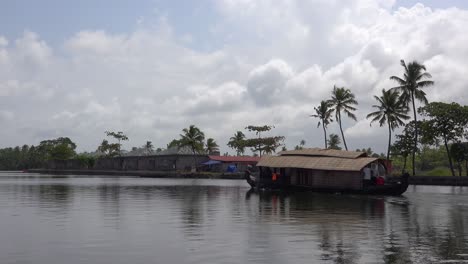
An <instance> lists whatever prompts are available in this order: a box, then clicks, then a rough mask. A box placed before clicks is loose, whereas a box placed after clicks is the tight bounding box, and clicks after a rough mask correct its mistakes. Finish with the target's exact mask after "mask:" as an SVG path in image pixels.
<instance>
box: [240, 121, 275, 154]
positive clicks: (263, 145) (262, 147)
mask: <svg viewBox="0 0 468 264" xmlns="http://www.w3.org/2000/svg"><path fill="white" fill-rule="evenodd" d="M272 128H274V126H268V125H264V126H252V125H250V126H247V127H246V128H245V129H247V130H248V131H250V132H255V134H256V135H257V138H250V139H244V141H243V143H242V144H243V146H245V147H249V148H251V150H252V152H254V153H255V152H258V154H259V156H260V157H261V156H262V153H263V152H265V153H267V154H271V153H273V152H276V149H277V148H278V147H280V146H281V145H282V142H283V141H284V137H283V136H274V137H262V136H261V134H262V133H263V132H268V131H270V130H271V129H272Z"/></svg>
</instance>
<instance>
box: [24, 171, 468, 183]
mask: <svg viewBox="0 0 468 264" xmlns="http://www.w3.org/2000/svg"><path fill="white" fill-rule="evenodd" d="M28 172H31V173H41V174H45V173H48V174H64V175H91V176H100V175H109V176H136V177H142V178H172V179H228V180H244V173H243V172H235V173H226V172H184V171H144V170H127V171H120V170H52V169H30V170H28ZM409 184H410V185H438V186H468V177H466V176H462V177H460V176H455V177H454V176H411V177H409Z"/></svg>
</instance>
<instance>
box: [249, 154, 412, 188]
mask: <svg viewBox="0 0 468 264" xmlns="http://www.w3.org/2000/svg"><path fill="white" fill-rule="evenodd" d="M256 166H257V169H258V170H257V171H256V172H252V171H251V170H247V171H246V175H245V178H246V180H247V182H248V183H249V184H250V186H251V187H252V188H256V189H279V190H290V189H307V190H314V191H320V192H339V193H360V194H383V195H401V194H402V193H404V192H405V191H406V190H407V188H408V175H407V174H406V175H404V176H403V177H392V176H390V169H391V165H390V162H389V161H387V160H384V159H380V158H376V157H369V156H368V155H367V154H366V153H365V152H355V151H342V150H333V149H320V148H309V149H301V150H291V151H282V152H280V153H279V154H278V155H277V156H263V157H262V158H261V159H260V161H259V162H258V163H257V165H256Z"/></svg>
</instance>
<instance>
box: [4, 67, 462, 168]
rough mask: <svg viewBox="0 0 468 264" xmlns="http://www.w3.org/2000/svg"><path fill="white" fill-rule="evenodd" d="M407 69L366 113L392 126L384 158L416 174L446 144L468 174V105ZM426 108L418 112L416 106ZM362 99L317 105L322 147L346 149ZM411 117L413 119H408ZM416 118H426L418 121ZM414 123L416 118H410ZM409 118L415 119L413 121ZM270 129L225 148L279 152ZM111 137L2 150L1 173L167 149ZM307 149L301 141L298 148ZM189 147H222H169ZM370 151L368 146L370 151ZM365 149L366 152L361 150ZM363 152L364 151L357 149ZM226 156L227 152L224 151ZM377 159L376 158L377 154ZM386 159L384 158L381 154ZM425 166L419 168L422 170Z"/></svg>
mask: <svg viewBox="0 0 468 264" xmlns="http://www.w3.org/2000/svg"><path fill="white" fill-rule="evenodd" d="M400 64H401V66H402V67H403V74H402V77H398V76H390V80H392V81H394V82H395V83H396V85H395V87H392V88H390V89H388V90H386V89H383V90H382V91H381V94H380V95H375V96H374V99H375V102H376V103H375V104H374V105H372V108H373V109H374V111H372V112H370V113H369V114H368V115H367V118H368V119H370V123H371V124H373V123H374V122H376V123H378V124H379V126H381V127H382V126H387V127H388V146H387V152H386V155H385V158H387V159H390V158H392V159H394V160H395V161H397V162H396V163H399V161H400V159H401V160H402V165H401V169H402V170H406V169H407V168H408V167H409V168H410V169H411V170H412V174H413V175H415V174H416V167H417V164H416V160H417V159H419V160H422V158H421V150H422V149H426V150H427V148H428V147H430V146H432V147H436V148H437V147H438V146H439V145H442V146H444V148H445V152H446V157H447V160H448V166H449V168H450V172H451V174H452V175H455V168H454V167H456V170H457V171H458V172H459V174H461V171H462V169H461V167H462V165H463V163H464V165H465V170H466V171H467V173H468V143H466V142H463V141H464V140H466V139H467V138H468V132H467V124H468V106H461V105H459V104H457V103H444V102H428V100H427V98H426V93H425V91H424V89H425V88H426V87H429V86H432V85H434V81H432V80H431V78H432V76H431V74H430V73H428V72H427V70H426V67H425V66H424V65H422V64H420V63H419V62H417V61H412V62H410V63H408V64H406V63H405V61H404V60H401V61H400ZM417 101H418V102H420V104H421V105H422V106H421V107H419V108H416V102H417ZM357 105H358V101H357V100H356V96H355V95H354V94H353V93H352V91H351V90H350V89H348V88H345V87H338V86H336V85H335V86H334V87H333V89H332V91H331V96H330V98H329V99H326V100H322V101H321V102H320V104H319V105H318V106H316V107H314V111H315V113H313V114H312V115H310V116H311V117H314V118H318V119H319V122H318V123H317V127H321V128H322V130H323V135H324V147H325V148H326V149H327V148H330V149H341V147H340V145H341V144H343V146H344V149H345V150H348V142H347V141H346V138H345V135H344V132H343V125H342V121H343V119H344V118H346V117H347V118H350V119H352V120H355V121H357V118H356V115H355V114H354V112H355V111H356V110H357V108H356V107H357ZM410 114H412V115H413V117H412V118H411V117H410ZM418 114H419V115H420V116H422V117H423V119H422V120H418ZM411 119H412V120H411ZM410 120H411V121H410ZM335 121H336V123H337V124H338V127H339V131H340V134H341V136H339V135H336V134H330V135H327V129H328V127H329V125H330V124H331V123H333V122H335ZM399 127H404V129H403V131H402V132H401V133H400V134H398V135H396V136H395V138H396V141H395V142H394V143H393V144H392V133H393V132H394V131H395V129H397V128H399ZM273 128H274V126H271V125H262V126H256V125H249V126H247V127H245V128H244V129H245V132H247V133H251V134H254V136H252V137H249V138H247V136H246V134H245V133H244V132H243V131H241V130H238V131H236V133H234V135H233V136H232V137H231V138H230V139H229V141H228V143H227V146H228V147H230V148H232V149H234V150H235V151H236V154H237V155H244V154H245V151H246V149H250V150H251V151H252V152H253V153H254V155H258V156H262V155H263V154H272V153H275V152H276V151H277V150H278V149H279V148H280V147H282V148H281V149H282V150H286V147H285V146H284V139H285V137H284V136H264V133H267V132H269V131H271V130H272V129H273ZM105 134H106V136H107V139H103V141H102V143H101V144H100V145H99V147H98V148H97V150H96V151H95V152H93V153H82V154H77V153H76V151H75V149H76V144H75V143H74V142H72V141H71V140H70V138H68V137H60V138H57V139H52V140H44V141H42V142H40V144H39V145H38V146H27V145H24V146H23V147H15V148H5V149H0V169H22V168H31V167H35V166H38V165H39V164H43V163H44V162H45V161H47V160H49V159H70V158H80V159H83V160H87V162H92V161H91V158H92V157H116V156H122V155H154V154H158V153H161V152H163V151H164V148H157V149H154V146H153V144H152V142H151V141H147V142H146V144H145V145H143V146H142V147H134V148H132V150H131V151H129V152H128V151H123V150H122V149H121V147H122V142H123V141H128V140H129V139H128V137H127V136H126V135H125V134H124V133H123V132H121V131H119V132H113V131H106V132H105ZM304 146H305V141H304V140H302V141H301V142H300V143H299V144H298V145H296V146H295V149H301V148H303V147H304ZM174 148H176V149H187V150H188V152H189V153H191V154H201V153H203V154H206V153H208V154H209V153H219V145H218V143H217V142H216V141H215V140H214V139H213V138H206V137H205V133H204V132H203V131H202V130H201V129H200V128H198V127H197V126H195V125H190V126H189V127H188V128H184V129H182V133H181V134H180V135H179V137H178V138H175V139H173V140H171V141H170V142H169V143H168V144H167V145H166V149H174ZM368 149H370V148H368ZM364 150H367V149H366V148H364V149H363V150H362V151H364ZM359 151H361V150H359ZM225 154H226V155H227V153H225ZM374 155H375V156H377V154H375V153H374ZM380 156H381V157H383V156H384V155H380ZM409 157H411V164H410V165H409V166H408V165H407V159H408V158H409ZM423 167H424V166H421V168H423Z"/></svg>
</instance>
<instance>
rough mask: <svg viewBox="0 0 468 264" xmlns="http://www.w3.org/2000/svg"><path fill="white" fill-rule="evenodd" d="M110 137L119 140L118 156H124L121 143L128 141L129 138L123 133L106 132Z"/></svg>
mask: <svg viewBox="0 0 468 264" xmlns="http://www.w3.org/2000/svg"><path fill="white" fill-rule="evenodd" d="M105 133H106V135H107V136H108V137H113V138H114V139H116V140H117V142H118V143H117V146H118V154H119V156H122V144H121V141H127V140H128V137H127V136H126V135H125V134H124V133H123V132H122V131H119V132H112V131H106V132H105Z"/></svg>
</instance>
